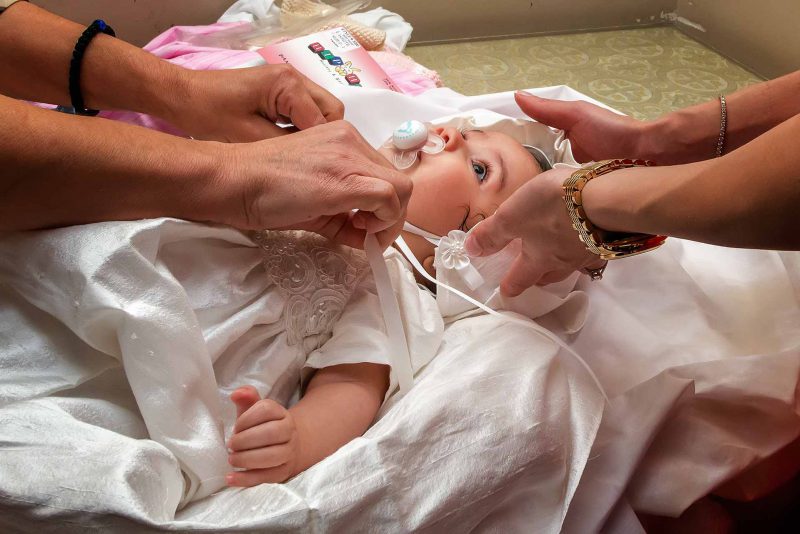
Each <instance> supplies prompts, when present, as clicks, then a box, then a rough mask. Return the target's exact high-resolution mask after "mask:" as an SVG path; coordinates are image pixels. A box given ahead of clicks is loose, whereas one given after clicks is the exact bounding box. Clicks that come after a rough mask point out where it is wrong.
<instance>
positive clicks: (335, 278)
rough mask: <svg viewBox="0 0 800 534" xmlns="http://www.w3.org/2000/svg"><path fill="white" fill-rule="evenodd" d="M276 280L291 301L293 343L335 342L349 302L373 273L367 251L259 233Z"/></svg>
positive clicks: (312, 237)
mask: <svg viewBox="0 0 800 534" xmlns="http://www.w3.org/2000/svg"><path fill="white" fill-rule="evenodd" d="M254 241H255V242H256V243H257V244H258V245H259V246H260V247H261V249H262V253H263V255H264V260H263V263H264V267H265V269H266V271H267V276H268V277H269V279H270V281H271V282H272V283H273V284H275V285H276V286H277V287H278V288H279V289H280V290H281V291H282V292H283V293H284V295H285V296H286V297H287V300H286V308H285V310H284V313H283V317H284V321H285V327H286V333H287V341H288V343H289V344H290V345H296V344H298V343H301V342H303V340H305V339H306V338H308V337H310V336H315V337H316V346H315V347H312V350H313V348H319V347H320V346H322V344H323V343H324V342H325V341H327V340H328V338H330V336H331V334H332V332H333V326H334V325H335V324H336V321H338V320H339V317H340V316H341V315H342V311H343V310H344V307H345V305H346V304H347V301H348V300H349V299H350V297H351V296H352V294H353V291H354V290H355V288H356V286H357V285H358V283H359V282H360V281H361V279H362V278H363V277H364V275H365V274H366V273H367V272H368V268H369V264H368V263H367V260H366V257H364V255H363V253H362V252H361V251H358V250H355V249H351V248H347V247H343V246H338V245H334V244H332V243H330V242H329V241H328V240H327V239H325V238H324V237H322V236H319V235H317V234H313V233H311V232H303V231H280V232H278V231H271V230H264V231H261V232H256V234H255V236H254Z"/></svg>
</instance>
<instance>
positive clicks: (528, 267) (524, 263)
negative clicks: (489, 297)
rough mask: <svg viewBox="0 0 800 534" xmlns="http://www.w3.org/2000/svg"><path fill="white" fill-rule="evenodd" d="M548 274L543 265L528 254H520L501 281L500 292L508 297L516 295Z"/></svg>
mask: <svg viewBox="0 0 800 534" xmlns="http://www.w3.org/2000/svg"><path fill="white" fill-rule="evenodd" d="M546 274H547V272H546V270H545V269H544V268H543V266H542V265H539V264H537V263H536V262H534V261H533V260H532V259H531V258H530V257H528V256H527V255H526V254H524V253H523V254H520V255H519V256H517V259H516V260H514V263H513V264H512V265H511V269H509V270H508V273H506V276H505V278H503V281H502V282H501V283H500V292H501V293H502V294H503V295H505V296H507V297H516V296H517V295H519V294H520V293H522V292H523V291H525V290H526V289H528V288H529V287H531V286H532V285H534V284H536V283H538V282H539V280H540V279H541V278H542V277H543V276H545V275H546Z"/></svg>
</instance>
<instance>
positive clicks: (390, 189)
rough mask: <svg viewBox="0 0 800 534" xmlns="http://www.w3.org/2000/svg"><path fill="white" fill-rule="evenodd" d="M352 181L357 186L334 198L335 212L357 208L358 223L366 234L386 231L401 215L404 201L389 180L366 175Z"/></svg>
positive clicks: (403, 209)
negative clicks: (336, 199)
mask: <svg viewBox="0 0 800 534" xmlns="http://www.w3.org/2000/svg"><path fill="white" fill-rule="evenodd" d="M353 183H354V184H357V185H355V186H353V187H348V188H347V190H346V191H344V194H343V195H342V196H341V198H339V199H338V205H337V206H336V207H335V208H334V209H335V210H336V211H349V210H351V209H357V210H360V211H361V212H363V214H362V215H359V216H358V220H359V221H360V222H361V224H359V225H358V226H361V225H363V226H364V228H363V229H364V230H366V231H367V232H369V233H376V232H380V231H382V230H386V229H387V228H389V227H391V226H394V225H395V223H397V221H399V220H400V219H402V218H403V213H404V211H405V204H404V203H403V202H402V201H401V199H400V193H399V192H398V191H397V189H396V187H395V185H394V184H393V183H391V182H388V181H386V180H381V179H380V178H372V177H370V176H357V177H355V180H354V182H353Z"/></svg>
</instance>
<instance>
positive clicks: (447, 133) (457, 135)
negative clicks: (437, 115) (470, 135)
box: [433, 126, 464, 150]
mask: <svg viewBox="0 0 800 534" xmlns="http://www.w3.org/2000/svg"><path fill="white" fill-rule="evenodd" d="M433 131H434V132H436V133H437V134H438V135H439V137H441V138H442V139H443V140H444V149H445V150H455V149H456V148H458V147H460V146H461V143H463V141H464V138H463V137H461V132H459V131H458V129H457V128H453V127H452V126H448V127H446V128H443V127H441V126H439V127H437V128H434V129H433Z"/></svg>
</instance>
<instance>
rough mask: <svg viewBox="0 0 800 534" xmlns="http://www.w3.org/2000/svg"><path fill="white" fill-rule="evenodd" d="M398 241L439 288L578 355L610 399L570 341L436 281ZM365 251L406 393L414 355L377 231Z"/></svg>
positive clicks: (403, 244) (402, 245)
mask: <svg viewBox="0 0 800 534" xmlns="http://www.w3.org/2000/svg"><path fill="white" fill-rule="evenodd" d="M395 244H396V245H397V247H398V248H399V249H400V251H401V252H402V253H403V255H404V256H405V257H406V259H407V260H408V261H409V262H410V263H411V265H412V266H413V267H414V268H415V269H416V270H417V271H418V272H419V273H420V274H421V275H422V276H423V277H425V278H426V279H427V280H430V281H431V282H433V283H434V284H436V285H437V286H438V287H439V288H442V289H446V290H447V291H450V292H451V293H453V294H455V295H457V296H459V297H461V298H462V299H464V300H466V301H467V302H469V303H470V304H472V305H473V306H476V307H477V308H479V309H481V310H483V311H485V312H486V313H488V314H489V315H494V316H496V317H501V318H503V319H506V320H509V321H511V322H514V323H517V324H521V325H524V326H525V327H527V328H531V329H533V330H535V331H536V332H538V333H540V334H542V335H543V336H545V337H546V338H547V339H549V340H550V341H552V342H553V343H555V344H556V345H557V346H559V347H561V348H563V349H564V350H566V351H567V353H569V354H570V355H571V356H572V357H573V358H575V360H576V361H577V362H578V363H579V364H580V365H581V367H583V369H584V370H585V371H586V372H587V373H588V374H589V376H590V377H591V379H592V381H593V382H594V384H595V386H597V389H598V390H600V394H601V395H602V396H603V398H604V399H605V400H606V402H608V395H606V391H605V389H604V388H603V386H602V384H600V380H598V378H597V375H595V374H594V371H592V368H591V367H589V364H587V363H586V361H585V360H584V359H583V358H581V357H580V356H578V354H577V353H576V352H575V351H574V350H572V348H571V347H569V346H567V344H566V343H564V342H563V341H562V340H561V339H560V338H559V337H558V336H556V335H555V334H553V333H552V332H550V331H549V330H547V329H545V328H542V327H541V326H539V325H538V324H536V323H535V322H533V321H531V320H525V319H521V318H519V317H516V316H514V315H511V314H509V313H503V312H498V311H496V310H493V309H492V308H490V307H489V306H486V305H485V304H484V303H482V302H480V301H478V300H475V299H474V298H472V297H470V296H469V295H467V294H465V293H462V292H461V291H459V290H458V289H455V288H454V287H450V286H449V285H447V284H445V283H443V282H440V281H438V280H436V279H435V278H434V277H432V276H431V275H429V274H428V272H427V271H426V270H425V268H424V267H423V266H422V265H421V264H420V263H419V260H417V258H416V256H414V253H413V252H412V251H411V249H410V248H409V246H408V244H407V243H406V242H405V240H404V239H403V238H402V237H398V238H397V240H396V241H395ZM364 251H365V252H366V254H367V260H368V261H369V265H370V267H371V268H372V273H373V276H374V277H375V286H376V287H377V291H378V300H379V301H380V303H381V311H382V312H383V320H384V322H385V324H386V332H387V335H388V337H389V346H390V347H391V349H392V351H391V353H390V354H389V361H390V362H391V363H392V366H393V367H394V371H395V374H396V376H397V383H398V385H399V387H400V394H401V395H404V394H406V393H407V392H408V391H409V390H410V389H411V387H412V386H413V385H414V370H413V368H412V366H411V354H410V353H409V350H408V341H407V340H406V335H405V329H404V328H403V319H402V317H401V316H400V307H399V306H398V304H397V297H396V296H395V293H394V289H393V288H392V280H391V278H389V270H388V269H387V268H386V262H385V260H384V258H383V252H382V251H381V247H380V244H379V243H378V239H377V238H376V237H375V236H374V235H373V234H367V237H366V239H365V240H364Z"/></svg>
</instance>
